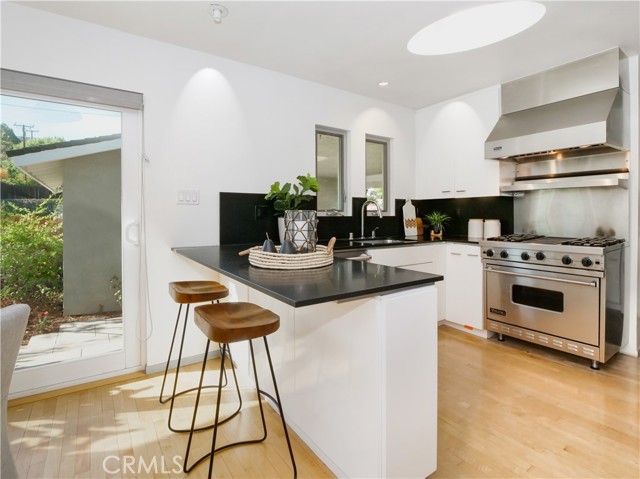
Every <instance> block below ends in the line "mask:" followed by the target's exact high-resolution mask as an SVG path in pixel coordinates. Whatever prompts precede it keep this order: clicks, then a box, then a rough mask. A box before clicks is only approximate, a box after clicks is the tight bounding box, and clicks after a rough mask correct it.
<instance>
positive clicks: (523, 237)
mask: <svg viewBox="0 0 640 479" xmlns="http://www.w3.org/2000/svg"><path fill="white" fill-rule="evenodd" d="M542 237H543V236H542V235H535V234H520V233H516V234H511V235H501V236H494V237H493V238H487V241H505V242H508V243H521V242H523V241H531V240H534V239H537V238H542Z"/></svg>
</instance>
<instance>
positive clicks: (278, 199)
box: [264, 173, 320, 216]
mask: <svg viewBox="0 0 640 479" xmlns="http://www.w3.org/2000/svg"><path fill="white" fill-rule="evenodd" d="M297 180H298V184H294V185H292V184H291V183H285V184H284V185H282V187H280V182H279V181H276V182H275V183H274V184H272V185H271V188H270V189H269V193H267V195H266V196H265V197H264V199H265V200H274V201H273V208H274V209H275V210H276V216H284V212H285V211H286V210H297V209H300V206H302V205H304V204H305V203H307V202H309V201H310V200H311V199H312V198H313V196H312V195H310V194H308V193H307V192H313V193H317V192H318V191H320V187H319V186H318V180H317V179H316V178H315V177H313V176H311V174H310V173H307V176H302V175H298V176H297Z"/></svg>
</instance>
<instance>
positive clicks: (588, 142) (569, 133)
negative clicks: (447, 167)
mask: <svg viewBox="0 0 640 479" xmlns="http://www.w3.org/2000/svg"><path fill="white" fill-rule="evenodd" d="M626 69H627V62H626V56H624V54H623V53H622V52H621V51H620V50H619V49H617V48H615V49H612V50H608V51H606V52H603V53H600V54H598V55H594V56H591V57H588V58H585V59H582V60H578V61H576V62H572V63H569V64H567V65H563V66H561V67H558V68H554V69H552V70H547V71H545V72H542V73H538V74H536V75H531V76H529V77H525V78H521V79H519V80H516V81H513V82H510V83H506V84H503V85H502V91H501V94H502V116H501V117H500V119H499V120H498V122H497V123H496V126H495V127H494V129H493V130H492V131H491V134H490V135H489V137H488V138H487V140H486V142H485V158H489V159H498V160H507V161H505V162H504V163H509V164H510V165H512V166H507V167H506V168H505V169H506V170H508V169H509V168H512V169H513V178H512V179H511V181H510V183H511V184H506V185H504V188H502V190H503V191H526V190H531V189H540V188H553V187H563V188H564V187H574V186H582V185H581V184H580V181H579V180H572V181H569V180H568V178H584V177H586V176H591V178H590V179H589V181H588V182H586V181H585V182H584V186H587V185H588V186H594V185H597V183H598V182H597V181H596V180H597V178H595V177H596V176H602V175H607V176H606V178H607V181H606V182H603V184H602V185H603V186H605V185H607V186H610V185H611V184H612V180H611V178H612V177H611V175H614V177H616V178H617V177H618V175H623V177H622V178H623V179H624V175H625V174H627V177H628V158H627V156H628V155H625V154H624V153H620V152H621V151H622V152H624V151H627V150H628V148H629V95H628V93H627V91H628V87H627V85H626V77H627V71H626ZM599 159H600V161H599ZM501 169H503V168H502V166H501ZM502 176H503V177H505V176H506V177H507V178H508V175H504V174H503V175H502ZM556 180H561V181H556ZM533 181H535V183H531V182H533ZM524 182H528V183H527V184H525V183H524ZM614 183H615V182H614ZM556 184H557V186H554V185H556Z"/></svg>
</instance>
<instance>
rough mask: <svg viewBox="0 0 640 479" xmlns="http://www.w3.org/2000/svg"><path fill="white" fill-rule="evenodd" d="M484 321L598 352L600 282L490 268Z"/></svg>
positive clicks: (542, 273) (492, 266) (592, 279)
mask: <svg viewBox="0 0 640 479" xmlns="http://www.w3.org/2000/svg"><path fill="white" fill-rule="evenodd" d="M484 281H485V317H486V318H487V319H491V320H494V321H499V322H502V323H507V324H512V325H517V326H520V327H523V328H527V329H531V330H534V331H538V332H541V333H546V334H550V335H554V336H559V337H563V338H568V339H572V340H574V341H580V342H582V343H586V344H591V345H594V346H598V344H599V340H598V338H599V318H600V278H597V277H589V276H581V275H575V274H566V273H559V272H550V271H540V270H533V269H525V268H514V267H505V266H499V265H492V264H487V265H485V268H484Z"/></svg>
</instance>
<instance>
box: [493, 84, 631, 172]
mask: <svg viewBox="0 0 640 479" xmlns="http://www.w3.org/2000/svg"><path fill="white" fill-rule="evenodd" d="M623 97H624V92H623V91H622V89H620V88H612V89H610V90H605V91H601V92H598V93H592V94H590V95H583V96H580V97H577V98H571V99H569V100H564V101H559V102H556V103H551V104H550V105H543V106H539V107H536V108H531V109H528V110H521V111H516V112H513V113H508V114H506V115H502V117H500V120H498V123H497V124H496V126H495V127H494V129H493V131H492V132H491V134H490V135H489V138H488V139H487V141H486V143H485V156H486V157H487V158H493V159H506V158H513V159H516V160H522V159H531V158H536V157H542V158H541V159H549V157H556V156H557V155H558V153H562V154H563V157H571V156H585V155H588V154H593V153H594V152H593V151H591V150H597V151H598V152H611V151H619V150H625V149H626V145H625V144H624V138H623V135H622V121H623V118H622V117H623V106H622V103H623Z"/></svg>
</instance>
